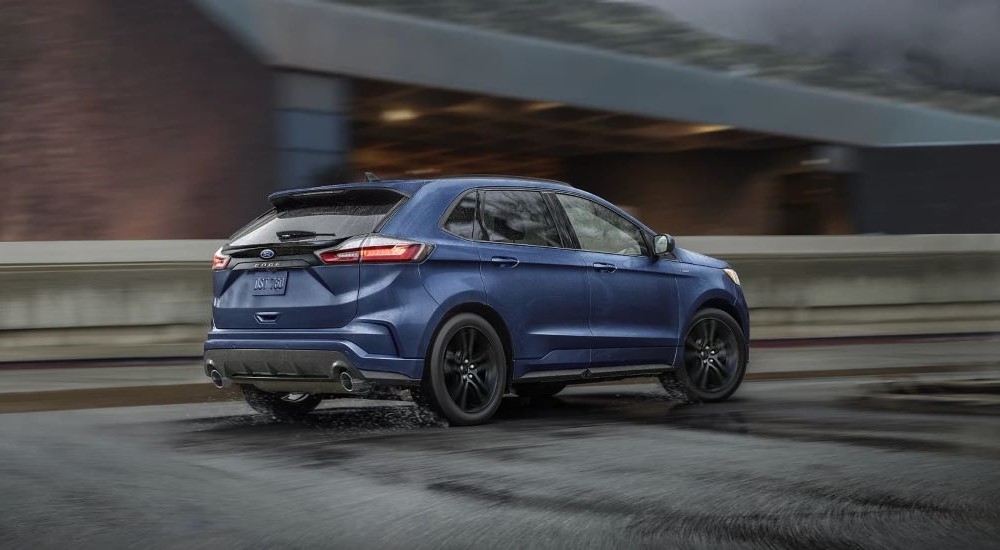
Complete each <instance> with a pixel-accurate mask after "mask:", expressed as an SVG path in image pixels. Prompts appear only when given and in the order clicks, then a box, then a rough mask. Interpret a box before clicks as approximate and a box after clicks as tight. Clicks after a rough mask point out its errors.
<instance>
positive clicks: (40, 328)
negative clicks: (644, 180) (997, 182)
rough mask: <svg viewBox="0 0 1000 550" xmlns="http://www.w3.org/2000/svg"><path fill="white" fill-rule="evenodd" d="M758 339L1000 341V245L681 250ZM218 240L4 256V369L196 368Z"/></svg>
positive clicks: (885, 243)
mask: <svg viewBox="0 0 1000 550" xmlns="http://www.w3.org/2000/svg"><path fill="white" fill-rule="evenodd" d="M677 240H678V244H679V245H680V246H683V247H685V248H689V249H691V250H695V251H697V252H701V253H704V254H709V255H712V256H716V257H719V258H723V259H726V260H728V261H730V262H731V263H732V264H733V266H734V267H735V268H736V269H737V270H738V271H739V272H740V276H741V278H742V280H743V285H744V290H745V292H746V294H747V299H748V301H749V303H750V306H751V309H752V312H751V316H752V321H753V329H752V336H753V338H754V339H755V340H761V339H768V340H769V339H786V338H824V337H864V336H878V335H916V334H942V335H944V334H958V333H963V334H966V333H994V332H1000V285H998V284H997V281H998V280H1000V235H927V236H921V235H913V236H845V237H678V239H677ZM220 244H221V241H214V240H189V241H81V242H72V241H61V242H29V243H0V362H5V361H37V360H61V359H92V358H117V357H136V358H139V357H193V356H197V355H200V353H201V343H202V339H203V337H204V335H205V331H206V329H207V326H208V324H209V318H210V304H211V280H210V276H209V270H208V266H209V265H210V259H211V256H212V253H213V252H214V251H215V249H216V248H218V247H219V245H220Z"/></svg>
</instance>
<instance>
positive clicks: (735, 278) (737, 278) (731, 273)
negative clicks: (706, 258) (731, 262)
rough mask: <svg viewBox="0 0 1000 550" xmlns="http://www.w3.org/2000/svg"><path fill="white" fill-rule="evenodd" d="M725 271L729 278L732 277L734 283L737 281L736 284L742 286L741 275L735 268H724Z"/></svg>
mask: <svg viewBox="0 0 1000 550" xmlns="http://www.w3.org/2000/svg"><path fill="white" fill-rule="evenodd" d="M723 271H725V272H726V275H729V278H730V279H732V280H733V282H734V283H736V286H740V276H739V275H737V274H736V270H735V269H729V268H726V269H723Z"/></svg>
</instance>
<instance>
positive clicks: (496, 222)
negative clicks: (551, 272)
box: [479, 190, 562, 247]
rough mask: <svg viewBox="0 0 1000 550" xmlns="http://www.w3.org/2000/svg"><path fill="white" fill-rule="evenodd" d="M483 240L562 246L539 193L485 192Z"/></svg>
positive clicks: (481, 225)
mask: <svg viewBox="0 0 1000 550" xmlns="http://www.w3.org/2000/svg"><path fill="white" fill-rule="evenodd" d="M482 198H483V202H482V208H480V209H479V212H480V219H479V223H480V227H481V230H482V231H481V233H480V238H481V239H483V240H485V241H491V242H496V243H514V244H533V245H537V246H555V247H559V246H562V240H561V239H560V238H559V230H558V229H557V228H556V224H555V221H554V220H553V219H552V214H551V213H550V212H549V208H548V205H546V204H545V200H544V199H543V198H542V194H541V193H539V192H537V191H499V190H497V191H485V192H483V195H482Z"/></svg>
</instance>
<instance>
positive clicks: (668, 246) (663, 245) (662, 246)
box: [653, 235, 676, 256]
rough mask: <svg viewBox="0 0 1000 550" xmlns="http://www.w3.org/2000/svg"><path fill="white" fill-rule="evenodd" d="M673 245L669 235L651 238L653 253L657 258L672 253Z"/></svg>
mask: <svg viewBox="0 0 1000 550" xmlns="http://www.w3.org/2000/svg"><path fill="white" fill-rule="evenodd" d="M675 244H676V243H674V238H673V237H671V236H670V235H657V236H655V237H653V253H654V254H656V255H657V256H662V255H664V254H669V253H671V252H673V251H674V246H675Z"/></svg>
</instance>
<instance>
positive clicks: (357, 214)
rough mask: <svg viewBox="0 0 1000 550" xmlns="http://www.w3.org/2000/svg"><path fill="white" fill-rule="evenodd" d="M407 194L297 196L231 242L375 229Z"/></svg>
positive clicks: (251, 242)
mask: <svg viewBox="0 0 1000 550" xmlns="http://www.w3.org/2000/svg"><path fill="white" fill-rule="evenodd" d="M404 198H405V197H404V196H403V195H401V194H400V193H397V192H395V191H389V190H369V189H365V190H360V189H359V190H349V191H339V192H335V193H330V194H322V195H310V196H303V197H294V198H290V199H286V200H284V201H282V202H281V203H280V204H279V206H278V207H277V208H275V209H274V210H271V211H270V212H268V213H266V214H264V215H263V216H261V217H259V218H257V219H256V220H254V221H253V222H251V223H250V224H249V225H247V226H246V227H244V228H243V229H241V230H239V231H237V232H236V234H234V235H233V236H232V238H231V240H230V243H229V246H232V247H240V246H254V245H264V244H273V243H278V242H281V241H282V240H287V239H289V238H294V239H297V240H309V239H320V240H330V239H342V238H347V237H350V236H352V235H362V234H365V233H371V232H372V231H374V230H375V228H376V227H378V225H379V224H380V223H382V221H383V220H384V219H385V218H386V215H387V214H389V212H391V211H392V209H393V207H395V206H396V205H397V204H398V203H399V202H400V201H401V200H403V199H404Z"/></svg>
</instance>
